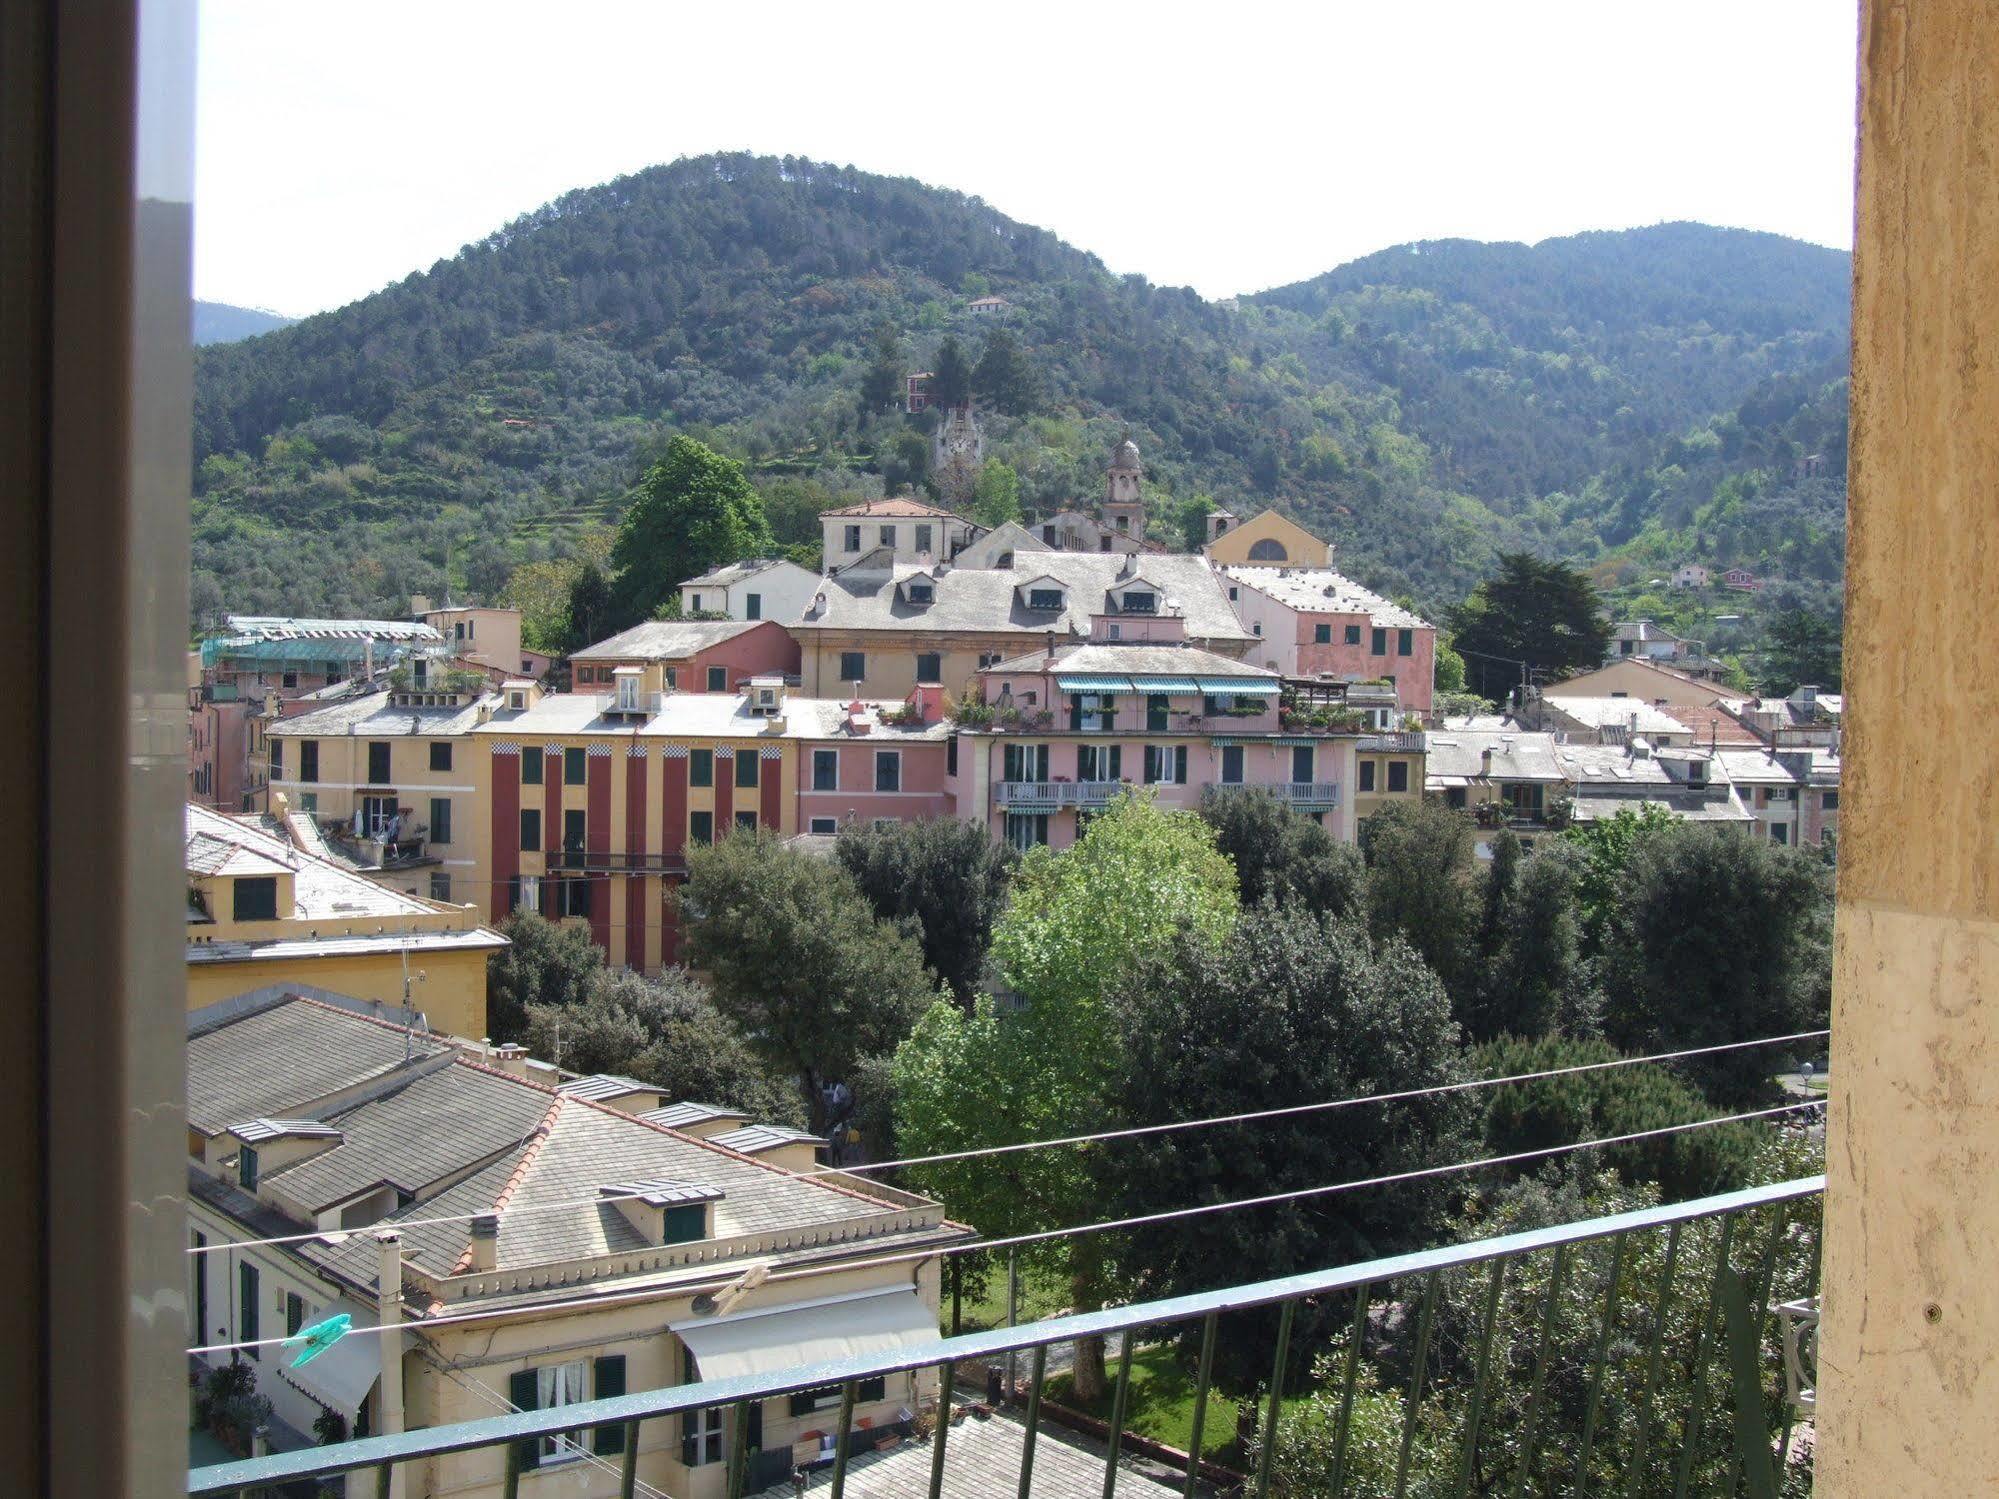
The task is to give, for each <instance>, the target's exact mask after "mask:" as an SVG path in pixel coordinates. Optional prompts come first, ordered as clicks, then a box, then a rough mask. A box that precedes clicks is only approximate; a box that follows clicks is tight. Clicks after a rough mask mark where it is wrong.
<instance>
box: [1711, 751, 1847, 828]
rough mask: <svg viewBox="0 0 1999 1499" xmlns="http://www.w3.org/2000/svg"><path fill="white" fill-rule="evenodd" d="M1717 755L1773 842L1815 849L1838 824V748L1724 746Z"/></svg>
mask: <svg viewBox="0 0 1999 1499" xmlns="http://www.w3.org/2000/svg"><path fill="white" fill-rule="evenodd" d="M1715 758H1716V759H1717V760H1718V761H1720V762H1721V765H1722V767H1723V769H1724V770H1725V772H1726V773H1727V775H1728V779H1729V780H1730V782H1731V783H1732V784H1733V785H1734V786H1735V787H1736V789H1737V792H1738V793H1739V794H1740V796H1741V798H1742V803H1743V806H1744V807H1745V808H1746V809H1747V810H1748V812H1749V814H1750V815H1751V816H1752V817H1753V818H1754V819H1755V829H1754V830H1755V834H1756V836H1757V837H1759V838H1767V839H1769V840H1770V841H1771V842H1772V843H1785V844H1790V845H1791V846H1793V847H1804V846H1810V847H1814V848H1816V847H1817V846H1819V845H1820V844H1822V843H1824V842H1825V837H1826V834H1828V833H1836V832H1837V831H1838V828H1839V751H1838V750H1837V749H1836V748H1832V747H1830V746H1823V745H1809V744H1804V745H1797V746H1794V747H1789V748H1779V747H1777V746H1776V745H1770V746H1767V747H1764V748H1759V749H1724V750H1720V751H1718V752H1717V753H1716V756H1715Z"/></svg>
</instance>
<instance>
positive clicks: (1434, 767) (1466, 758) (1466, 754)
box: [1423, 729, 1562, 782]
mask: <svg viewBox="0 0 1999 1499" xmlns="http://www.w3.org/2000/svg"><path fill="white" fill-rule="evenodd" d="M1423 744H1424V749H1425V752H1426V753H1425V760H1424V770H1425V772H1426V773H1427V774H1428V775H1429V776H1430V777H1432V778H1433V779H1434V778H1436V777H1440V776H1457V777H1461V778H1463V779H1467V780H1472V779H1489V780H1494V781H1546V782H1557V781H1560V780H1561V779H1562V770H1561V767H1560V766H1559V765H1557V764H1556V763H1555V736H1554V735H1553V734H1530V733H1525V732H1522V731H1520V730H1512V729H1509V730H1504V731H1500V732H1497V733H1495V732H1492V731H1489V730H1472V729H1437V730H1433V731H1431V732H1430V733H1429V734H1426V735H1425V736H1424V738H1423ZM1487 750H1491V751H1492V761H1491V769H1490V770H1488V769H1487V768H1486V764H1487V762H1486V758H1485V752H1486V751H1487Z"/></svg>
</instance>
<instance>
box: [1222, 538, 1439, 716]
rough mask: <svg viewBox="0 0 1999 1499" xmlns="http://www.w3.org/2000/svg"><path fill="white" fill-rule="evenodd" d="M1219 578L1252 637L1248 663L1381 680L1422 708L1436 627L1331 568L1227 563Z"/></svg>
mask: <svg viewBox="0 0 1999 1499" xmlns="http://www.w3.org/2000/svg"><path fill="white" fill-rule="evenodd" d="M1286 524H1287V525H1288V524H1289V522H1286ZM1234 534H1235V535H1237V536H1240V535H1241V534H1242V533H1241V532H1236V533H1234ZM1222 576H1223V577H1224V578H1226V580H1227V583H1226V586H1227V589H1228V596H1229V601H1230V603H1232V604H1233V605H1234V606H1235V610H1236V613H1237V615H1238V616H1239V617H1240V618H1241V620H1242V623H1243V624H1244V625H1245V626H1246V627H1247V628H1248V629H1249V631H1250V633H1251V634H1252V635H1253V636H1255V637H1256V641H1257V643H1256V644H1255V645H1253V646H1252V647H1251V648H1250V651H1249V654H1248V656H1247V658H1246V659H1248V660H1249V661H1251V662H1253V663H1255V664H1256V665H1259V666H1265V667H1268V668H1269V669H1270V670H1272V671H1275V672H1277V673H1279V674H1280V675H1283V676H1287V677H1323V678H1327V679H1329V680H1334V681H1344V682H1365V681H1376V680H1387V681H1390V682H1393V683H1394V684H1395V690H1396V695H1397V697H1398V698H1399V700H1400V701H1401V704H1402V706H1403V707H1404V708H1406V709H1408V710H1409V711H1410V712H1412V713H1417V714H1425V713H1428V712H1429V711H1430V704H1431V700H1432V695H1433V689H1434V686H1435V683H1436V676H1437V631H1436V627H1435V626H1434V625H1432V624H1430V623H1429V622H1428V621H1426V620H1424V619H1423V618H1422V617H1421V616H1420V615H1417V614H1415V613H1413V612H1412V611H1410V610H1408V609H1404V608H1403V607H1402V606H1401V605H1399V604H1393V603H1390V602H1389V601H1388V600H1387V599H1385V598H1383V597H1381V595H1380V594H1377V593H1373V592H1370V591H1369V590H1368V589H1365V588H1363V587H1361V586H1360V584H1358V583H1355V582H1354V581H1353V580H1352V579H1350V578H1345V577H1342V576H1341V575H1340V574H1339V573H1336V572H1334V571H1333V570H1332V569H1331V568H1323V567H1289V566H1229V567H1224V568H1223V569H1222Z"/></svg>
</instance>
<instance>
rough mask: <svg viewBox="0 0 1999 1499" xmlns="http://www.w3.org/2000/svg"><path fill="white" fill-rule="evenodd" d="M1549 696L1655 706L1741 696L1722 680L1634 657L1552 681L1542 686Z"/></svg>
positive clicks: (1697, 704)
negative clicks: (1621, 699) (1625, 699)
mask: <svg viewBox="0 0 1999 1499" xmlns="http://www.w3.org/2000/svg"><path fill="white" fill-rule="evenodd" d="M1541 695H1542V696H1543V697H1549V698H1563V697H1628V698H1632V699H1635V700H1636V701H1638V702H1641V703H1651V704H1653V705H1655V706H1657V705H1660V704H1664V705H1666V706H1668V707H1688V708H1705V707H1708V706H1710V705H1712V704H1714V703H1716V702H1719V701H1720V700H1721V699H1723V698H1725V697H1726V698H1739V697H1740V696H1742V694H1740V693H1730V692H1728V691H1727V690H1726V689H1724V688H1723V687H1722V685H1721V684H1720V683H1719V682H1705V681H1702V680H1701V679H1699V678H1698V677H1690V676H1688V675H1687V674H1686V673H1685V672H1680V671H1673V670H1671V669H1670V668H1668V667H1664V666H1660V665H1658V664H1656V663H1654V662H1651V661H1640V660H1638V659H1637V658H1636V657H1632V658H1629V659H1626V660H1621V661H1612V662H1610V663H1609V664H1608V665H1606V666H1599V667H1598V668H1597V669H1596V670H1595V671H1586V672H1583V673H1582V674H1581V675H1579V676H1573V677H1570V678H1568V679H1567V680H1565V681H1561V682H1550V683H1549V684H1548V685H1547V686H1545V687H1543V688H1542V689H1541Z"/></svg>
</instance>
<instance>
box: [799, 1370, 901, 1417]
mask: <svg viewBox="0 0 1999 1499" xmlns="http://www.w3.org/2000/svg"><path fill="white" fill-rule="evenodd" d="M886 1399H888V1380H887V1378H886V1377H885V1376H883V1375H879V1374H877V1375H876V1376H875V1377H874V1378H873V1379H864V1380H862V1381H861V1382H860V1384H859V1385H857V1386H856V1387H855V1389H854V1404H856V1405H869V1404H872V1403H873V1402H875V1401H877V1400H886ZM839 1403H840V1386H838V1385H836V1384H829V1385H824V1386H822V1387H821V1388H819V1389H816V1390H799V1391H797V1392H796V1393H795V1394H793V1395H792V1397H791V1413H792V1415H794V1416H809V1415H811V1414H812V1413H813V1412H814V1411H823V1410H830V1409H832V1408H833V1407H834V1406H837V1405H838V1404H839Z"/></svg>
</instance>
